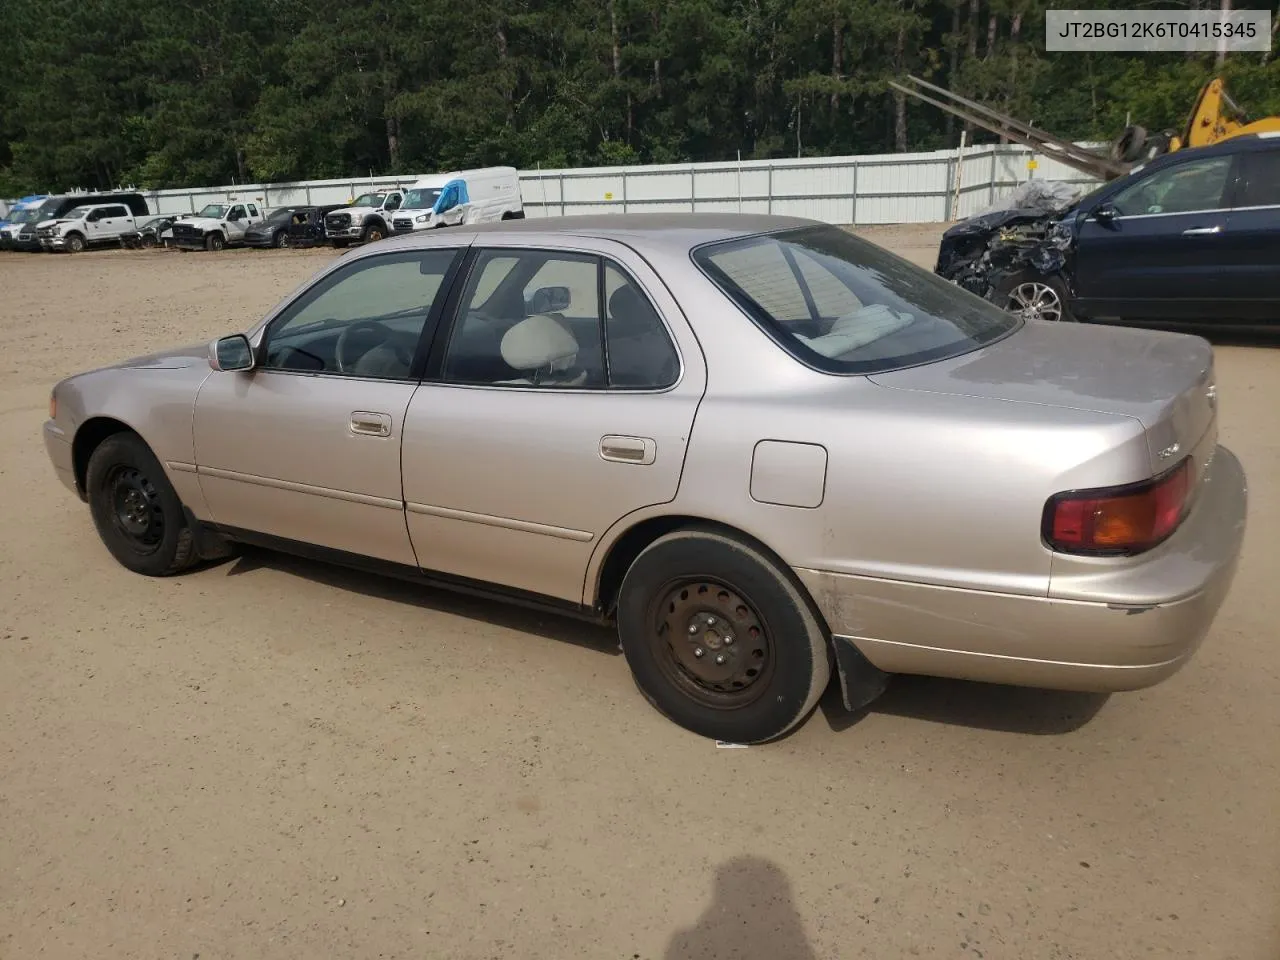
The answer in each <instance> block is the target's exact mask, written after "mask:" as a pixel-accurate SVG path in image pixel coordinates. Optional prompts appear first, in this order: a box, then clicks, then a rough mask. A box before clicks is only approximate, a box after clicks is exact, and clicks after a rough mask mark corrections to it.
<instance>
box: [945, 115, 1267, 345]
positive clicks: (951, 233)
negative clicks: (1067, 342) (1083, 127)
mask: <svg viewBox="0 0 1280 960" xmlns="http://www.w3.org/2000/svg"><path fill="white" fill-rule="evenodd" d="M1277 262H1280V135H1277V134H1256V135H1249V136H1241V137H1236V138H1233V139H1230V140H1225V141H1223V142H1221V143H1220V144H1217V145H1214V146H1208V147H1196V148H1194V149H1186V150H1179V151H1176V152H1174V153H1169V154H1165V155H1163V156H1160V157H1157V158H1156V159H1155V160H1152V161H1151V162H1150V163H1148V164H1146V165H1145V166H1142V167H1139V168H1137V169H1135V170H1134V171H1132V172H1131V173H1129V174H1127V175H1126V176H1124V177H1121V178H1119V179H1117V180H1114V181H1112V182H1110V183H1107V184H1104V185H1103V186H1101V187H1098V188H1097V189H1095V190H1093V191H1092V192H1091V193H1089V194H1088V195H1086V196H1084V197H1082V198H1080V199H1079V200H1076V201H1075V202H1073V203H1070V204H1068V205H1066V206H1065V207H1064V208H1063V209H1060V210H1050V211H1044V210H1037V209H1034V208H1028V207H1025V206H1024V207H1021V208H1019V207H1018V205H1017V204H1016V203H1015V204H1013V205H1012V207H1011V209H1009V210H1007V211H1005V213H1004V214H1001V213H999V212H996V213H993V214H988V215H986V216H984V217H977V218H974V219H972V220H970V221H961V222H960V223H958V224H956V225H955V226H953V227H951V228H950V229H949V230H948V231H947V232H946V233H945V234H944V235H943V239H942V243H941V245H940V248H939V252H938V260H937V264H936V266H935V272H936V273H938V274H939V275H940V276H942V277H945V278H947V279H949V280H952V281H954V282H956V283H958V284H960V285H961V286H963V287H965V288H966V289H968V290H970V291H973V292H975V293H977V294H979V295H981V296H985V297H987V298H988V299H991V300H992V301H993V302H995V303H998V304H1001V305H1004V306H1007V307H1008V308H1009V309H1012V310H1015V311H1018V312H1019V313H1021V314H1023V315H1026V316H1031V317H1040V318H1043V319H1048V320H1113V321H1115V320H1118V321H1121V322H1125V323H1137V324H1144V323H1196V322H1204V321H1209V322H1212V323H1215V324H1222V323H1241V324H1255V323H1271V322H1274V321H1276V320H1280V271H1277V270H1276V268H1275V265H1276V263H1277Z"/></svg>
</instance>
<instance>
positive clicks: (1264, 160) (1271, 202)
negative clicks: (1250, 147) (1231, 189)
mask: <svg viewBox="0 0 1280 960" xmlns="http://www.w3.org/2000/svg"><path fill="white" fill-rule="evenodd" d="M1244 157H1245V161H1244V180H1245V183H1244V190H1243V191H1242V193H1241V195H1240V201H1239V202H1238V203H1237V204H1236V206H1238V207H1275V206H1280V150H1266V151H1261V150H1260V151H1256V152H1254V153H1247V154H1245V155H1244Z"/></svg>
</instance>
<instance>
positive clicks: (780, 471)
mask: <svg viewBox="0 0 1280 960" xmlns="http://www.w3.org/2000/svg"><path fill="white" fill-rule="evenodd" d="M50 407H51V410H50V417H49V420H48V421H47V422H46V423H45V425H44V437H45V443H46V446H47V449H48V453H49V456H50V458H51V460H52V462H53V466H54V468H55V470H56V473H57V475H58V476H59V477H60V478H61V480H62V481H63V483H65V484H66V486H67V487H68V488H69V489H71V490H72V491H74V492H75V493H76V494H77V495H78V496H79V497H80V498H81V499H82V500H84V501H85V502H87V503H88V505H89V511H90V514H91V515H92V517H93V520H94V523H95V525H96V527H97V530H98V533H99V535H100V536H101V538H102V541H103V543H104V544H105V545H106V547H107V549H108V550H109V551H110V553H111V554H112V555H113V556H114V557H115V558H116V560H118V561H119V562H120V563H121V564H123V565H124V566H126V567H127V568H129V569H130V570H133V571H136V572H137V573H140V574H146V575H151V576H164V575H169V574H175V573H178V572H179V571H182V570H184V569H186V568H188V567H190V566H192V565H193V564H195V563H197V562H200V561H201V560H209V559H214V558H218V557H222V556H225V555H227V554H228V553H229V552H231V551H232V550H234V549H235V546H236V545H237V544H241V543H244V544H256V545H260V546H267V547H270V548H276V549H281V550H286V551H292V552H297V553H301V554H306V555H310V556H314V557H320V558H323V559H328V560H332V561H335V562H339V563H347V564H352V565H357V566H360V567H365V568H372V569H374V570H379V571H385V572H387V573H390V574H395V575H399V576H403V577H407V578H410V579H412V580H416V581H419V582H424V583H427V582H429V583H434V584H443V585H449V586H453V587H457V588H460V589H464V590H470V591H481V592H483V593H485V594H488V595H491V596H493V597H495V598H499V599H503V600H510V601H515V602H521V603H527V604H536V605H539V606H542V607H550V608H554V609H557V610H562V611H564V612H568V613H574V614H578V615H581V616H586V617H590V618H593V619H597V620H600V621H603V622H606V623H611V624H616V626H617V631H618V635H619V640H620V643H621V647H622V650H623V651H624V653H625V655H626V659H627V662H628V664H629V666H630V668H631V670H632V672H633V674H634V676H635V679H636V682H637V685H638V686H639V688H640V690H641V691H642V692H643V694H644V695H645V696H646V697H647V698H648V700H649V701H650V702H651V703H652V704H653V705H654V706H655V707H656V708H657V709H658V710H660V711H662V713H663V714H665V715H666V716H667V717H669V718H670V719H672V720H673V721H675V722H676V723H678V724H680V725H682V726H684V727H685V728H687V729H689V730H692V731H694V732H696V733H698V734H700V735H704V736H707V737H714V738H717V739H723V740H731V741H736V742H744V743H748V742H761V741H767V740H770V739H773V738H776V737H779V736H781V735H783V734H785V733H786V732H788V731H789V730H791V729H793V728H794V727H796V726H797V725H798V724H799V723H800V722H802V721H803V720H804V718H805V717H807V716H808V715H809V713H810V712H811V710H812V709H813V708H814V706H815V704H816V703H817V701H818V699H819V697H820V695H821V694H822V692H823V690H824V689H825V688H826V686H827V684H828V682H829V681H830V680H831V678H832V676H833V675H834V676H835V677H836V678H837V680H838V682H839V683H840V685H841V688H842V691H843V695H844V699H845V703H846V704H847V705H848V706H849V707H850V708H856V707H859V706H862V705H865V704H866V703H868V702H870V701H871V700H872V699H874V697H875V696H877V695H878V694H879V693H880V691H881V690H882V689H883V687H884V685H885V683H886V680H887V678H888V677H890V676H891V675H893V674H895V673H918V674H933V675H942V676H950V677H962V678H969V679H974V680H985V681H994V682H1000V683H1012V684H1024V685H1033V686H1044V687H1059V688H1070V689H1085V690H1126V689H1135V688H1139V687H1144V686H1148V685H1151V684H1154V683H1156V682H1158V681H1160V680H1162V679H1163V678H1165V677H1167V676H1169V675H1170V674H1172V673H1173V672H1174V671H1175V670H1177V669H1179V668H1180V667H1181V666H1182V665H1183V664H1185V663H1186V662H1187V660H1188V659H1189V658H1190V657H1191V656H1192V655H1193V653H1194V651H1195V649H1196V647H1197V646H1198V644H1199V643H1200V642H1201V640H1202V639H1203V637H1204V636H1205V634H1206V632H1207V631H1208V629H1209V626H1210V624H1211V622H1212V620H1213V618H1214V616H1215V615H1216V613H1217V611H1218V609H1219V607H1220V605H1221V603H1222V601H1223V599H1224V597H1225V595H1226V593H1227V591H1228V589H1229V587H1230V584H1231V581H1232V578H1233V575H1234V572H1235V568H1236V563H1237V560H1238V557H1239V555H1240V549H1241V542H1242V539H1243V536H1244V529H1245V517H1246V492H1245V477H1244V473H1243V470H1242V468H1241V465H1240V463H1239V461H1238V460H1237V459H1236V457H1235V456H1234V455H1233V454H1232V453H1231V452H1230V451H1229V450H1227V449H1225V448H1224V447H1222V446H1220V445H1219V444H1218V437H1217V423H1218V419H1217V394H1216V385H1215V382H1214V368H1213V352H1212V349H1211V348H1210V346H1209V344H1208V343H1206V342H1205V341H1204V340H1202V339H1200V338H1198V337H1192V336H1186V335H1181V334H1169V333H1157V332H1151V331H1143V330H1133V329H1124V328H1106V327H1095V326H1088V325H1077V324H1070V325H1064V324H1054V323H1050V322H1041V321H1032V320H1024V319H1020V318H1017V317H1014V316H1011V315H1010V314H1007V313H1005V312H1003V311H1001V310H999V309H997V308H995V307H994V306H992V305H990V304H988V303H987V302H985V301H983V300H981V299H979V298H977V297H975V296H973V295H970V294H968V293H965V292H964V291H962V290H959V289H958V288H956V287H954V286H953V285H951V284H949V283H947V282H946V281H944V280H942V279H940V278H938V277H935V276H933V275H932V274H931V273H929V272H928V271H925V270H921V269H919V268H917V267H914V266H912V265H911V264H909V263H907V262H906V261H904V260H902V259H900V258H898V257H896V256H893V255H892V254H890V253H888V252H886V251H885V250H883V249H881V248H879V247H877V246H875V245H873V244H871V243H868V242H866V241H864V240H861V239H859V238H857V237H854V236H853V235H851V234H850V233H848V232H846V231H844V230H841V229H838V228H835V227H831V226H827V225H823V224H820V223H815V222H813V221H809V220H802V219H793V218H782V217H764V216H744V215H723V216H719V215H714V216H713V215H692V214H686V215H678V214H677V215H661V216H627V215H624V216H616V215H614V216H601V217H582V218H563V219H533V220H523V221H511V222H505V223H495V224H486V225H483V226H473V227H466V228H462V229H452V230H447V231H431V232H429V233H425V234H412V235H408V236H405V237H400V238H394V239H390V240H384V241H381V242H379V243H375V244H371V245H369V246H367V247H364V248H362V249H360V250H359V251H356V252H354V253H351V254H348V255H347V256H344V257H342V258H340V259H337V260H335V261H334V262H333V263H332V264H331V265H330V266H328V267H326V268H325V269H323V270H322V271H321V272H320V273H319V274H318V275H317V276H315V277H314V278H312V279H311V280H310V281H308V282H307V283H306V284H304V285H303V286H302V287H301V288H300V289H298V290H297V291H296V292H295V293H293V294H292V295H291V296H289V297H287V298H286V299H285V300H284V301H283V302H282V303H280V304H279V305H278V306H277V307H276V308H275V309H273V310H272V311H271V312H270V313H269V314H268V315H267V316H265V317H264V318H262V320H261V321H260V322H259V323H258V324H257V325H255V326H254V327H253V328H252V329H251V330H249V331H248V332H247V333H244V334H240V333H234V334H231V335H229V336H226V337H222V338H220V339H218V340H216V341H215V342H213V343H212V344H209V345H197V346H192V347H187V348H183V349H177V350H170V351H167V352H164V353H157V354H153V355H151V356H146V357H141V358H138V359H134V360H130V361H127V362H124V363H120V364H117V365H115V366H111V367H107V368H104V369H100V370H95V371H92V372H88V373H82V374H79V375H77V376H73V377H70V378H68V379H66V380H63V381H62V382H60V383H59V384H57V386H56V387H55V388H54V390H53V394H52V397H51V400H50Z"/></svg>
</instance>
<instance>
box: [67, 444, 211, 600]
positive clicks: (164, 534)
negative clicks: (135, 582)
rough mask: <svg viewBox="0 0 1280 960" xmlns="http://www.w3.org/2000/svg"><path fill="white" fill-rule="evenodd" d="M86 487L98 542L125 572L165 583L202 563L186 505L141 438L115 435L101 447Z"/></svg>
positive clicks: (91, 464) (92, 459)
mask: <svg viewBox="0 0 1280 960" xmlns="http://www.w3.org/2000/svg"><path fill="white" fill-rule="evenodd" d="M85 487H86V492H87V493H88V498H89V512H90V513H91V514H92V515H93V522H94V526H96V527H97V529H98V536H99V537H101V538H102V542H103V544H105V545H106V548H107V549H108V550H109V551H110V552H111V555H112V556H113V557H115V558H116V560H117V561H119V562H120V564H121V565H122V566H124V567H127V568H128V569H130V570H132V571H133V572H134V573H141V574H144V575H146V576H150V577H163V576H169V575H171V574H175V573H178V572H180V571H181V570H183V569H185V568H186V567H188V566H190V565H191V564H192V563H194V562H195V560H196V559H197V556H198V554H197V552H196V548H195V539H194V536H193V533H192V530H191V527H190V526H189V525H188V523H187V518H186V514H185V512H184V511H183V509H182V501H181V500H179V499H178V494H177V493H176V492H175V491H174V489H173V486H172V485H171V484H170V483H169V480H168V478H167V477H166V476H165V473H164V469H163V468H162V467H161V466H160V461H159V460H157V459H156V457H155V454H153V453H152V452H151V450H150V448H149V447H148V446H147V445H146V443H144V442H143V440H142V438H141V437H139V436H138V435H137V434H134V433H117V434H113V435H112V436H110V437H108V438H107V439H106V440H103V441H102V443H100V444H99V445H98V447H97V449H96V450H94V451H93V454H92V455H91V456H90V457H89V465H88V470H87V471H86V475H85Z"/></svg>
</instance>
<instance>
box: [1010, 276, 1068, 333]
mask: <svg viewBox="0 0 1280 960" xmlns="http://www.w3.org/2000/svg"><path fill="white" fill-rule="evenodd" d="M1000 293H1001V294H1002V295H1003V298H1004V301H1005V302H1004V308H1005V309H1006V310H1008V311H1009V312H1010V313H1016V314H1018V315H1019V316H1021V317H1023V318H1024V319H1027V320H1050V321H1061V322H1063V323H1071V322H1073V321H1074V320H1075V316H1074V315H1073V314H1072V313H1071V309H1070V308H1069V307H1068V306H1067V291H1066V287H1064V286H1063V284H1062V281H1061V280H1059V279H1058V278H1057V277H1045V276H1041V275H1040V274H1037V273H1034V272H1031V271H1026V272H1023V273H1020V274H1017V275H1015V276H1013V277H1011V278H1009V279H1008V280H1006V281H1005V282H1004V283H1003V284H1001V290H1000Z"/></svg>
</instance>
